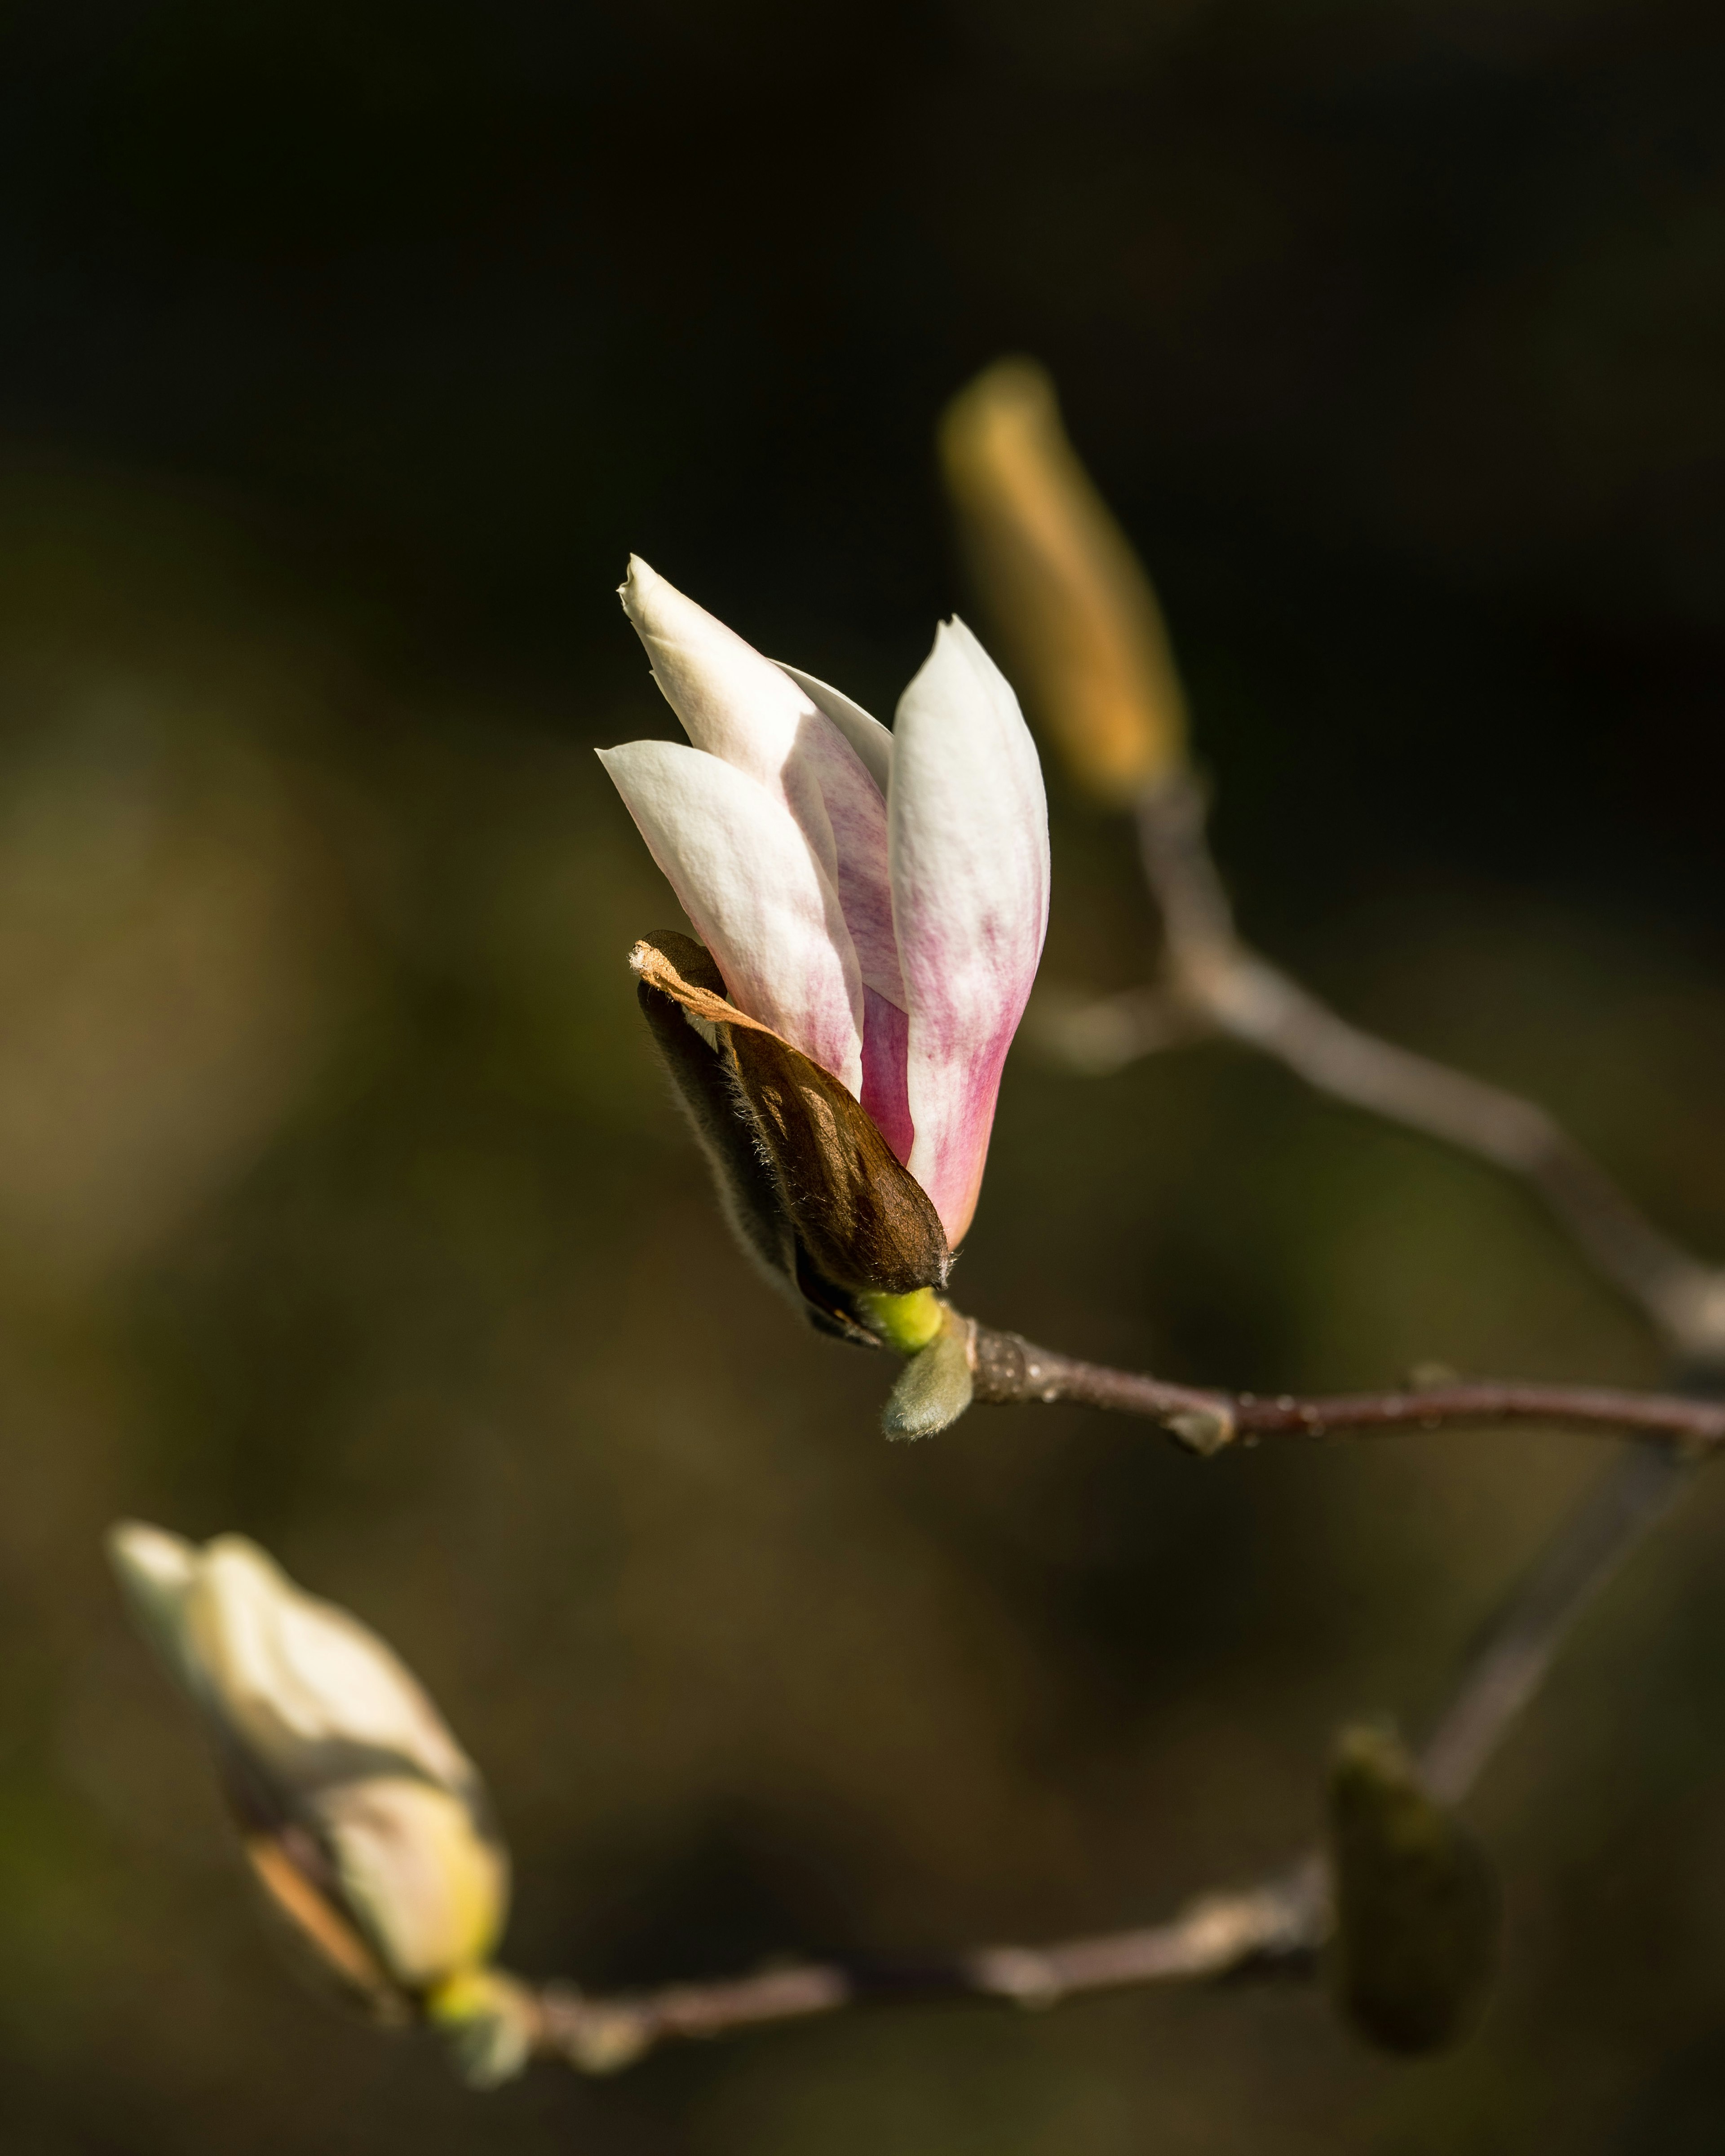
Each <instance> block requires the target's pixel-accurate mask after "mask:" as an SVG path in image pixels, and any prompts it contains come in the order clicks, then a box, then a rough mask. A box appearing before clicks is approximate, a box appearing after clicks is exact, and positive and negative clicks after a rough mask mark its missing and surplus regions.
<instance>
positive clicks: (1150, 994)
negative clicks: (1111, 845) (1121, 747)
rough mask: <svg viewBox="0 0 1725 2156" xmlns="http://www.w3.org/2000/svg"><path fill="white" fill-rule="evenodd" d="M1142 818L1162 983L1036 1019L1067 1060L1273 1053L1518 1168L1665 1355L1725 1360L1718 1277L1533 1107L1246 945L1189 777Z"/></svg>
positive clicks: (1315, 1077) (1724, 1296)
mask: <svg viewBox="0 0 1725 2156" xmlns="http://www.w3.org/2000/svg"><path fill="white" fill-rule="evenodd" d="M1137 825H1138V835H1139V842H1140V850H1141V853H1142V859H1143V863H1144V872H1145V875H1146V877H1147V880H1148V881H1149V883H1150V885H1151V888H1152V890H1153V892H1154V894H1155V896H1156V898H1157V901H1158V905H1159V906H1160V908H1161V911H1162V916H1163V930H1164V935H1165V939H1166V947H1165V953H1164V978H1163V981H1162V983H1160V984H1159V985H1158V987H1157V988H1153V989H1136V990H1129V991H1127V993H1126V994H1125V995H1123V996H1113V997H1108V998H1104V999H1103V1000H1102V1001H1101V1002H1099V1003H1096V1004H1091V1005H1088V1006H1086V1007H1084V1008H1082V1009H1078V1010H1076V1011H1069V1012H1066V1013H1064V1014H1054V1015H1052V1016H1046V1015H1045V1018H1044V1019H1043V1020H1042V1023H1041V1030H1042V1032H1043V1034H1044V1037H1045V1039H1047V1038H1051V1039H1056V1040H1057V1041H1058V1042H1059V1044H1060V1051H1061V1053H1062V1054H1063V1055H1065V1058H1066V1060H1068V1061H1070V1062H1071V1063H1072V1064H1074V1065H1076V1067H1078V1068H1080V1069H1082V1070H1091V1071H1098V1070H1109V1069H1113V1068H1117V1067H1118V1066H1119V1065H1122V1064H1123V1063H1127V1062H1130V1061H1132V1060H1133V1059H1134V1058H1135V1057H1137V1056H1138V1055H1146V1054H1148V1053H1150V1052H1151V1051H1153V1050H1157V1049H1160V1048H1165V1047H1172V1046H1175V1045H1178V1044H1179V1043H1181V1042H1183V1041H1186V1040H1191V1039H1199V1038H1202V1037H1204V1035H1206V1034H1210V1035H1214V1034H1222V1035H1224V1036H1226V1037H1227V1038H1228V1039H1233V1040H1238V1041H1241V1042H1243V1043H1245V1044H1246V1045H1249V1046H1251V1047H1254V1048H1256V1049H1258V1050H1261V1051H1262V1052H1263V1053H1264V1054H1266V1055H1273V1056H1275V1057H1276V1059H1277V1060H1279V1061H1281V1063H1283V1064H1285V1065H1286V1066H1287V1067H1288V1069H1290V1070H1293V1071H1294V1072H1296V1074H1297V1075H1299V1076H1300V1077H1301V1078H1303V1079H1304V1080H1305V1081H1307V1084H1308V1085H1310V1086H1313V1087H1315V1088H1316V1089H1317V1091H1319V1092H1322V1093H1327V1094H1328V1095H1329V1096H1331V1097H1332V1098H1333V1099H1336V1100H1339V1101H1347V1102H1348V1103H1349V1104H1350V1105H1351V1106H1354V1107H1358V1108H1363V1109H1365V1110H1366V1111H1368V1112H1369V1113H1371V1114H1373V1115H1377V1116H1383V1117H1384V1119H1385V1120H1386V1121H1388V1122H1396V1123H1400V1124H1403V1125H1404V1126H1405V1127H1408V1128H1409V1129H1412V1130H1417V1131H1423V1132H1425V1133H1426V1134H1427V1135H1428V1136H1429V1137H1435V1138H1439V1139H1441V1140H1442V1141H1443V1142H1445V1143H1446V1144H1449V1145H1452V1146H1455V1147H1457V1148H1458V1149H1459V1150H1460V1151H1461V1152H1469V1153H1472V1154H1473V1155H1475V1156H1476V1158H1480V1159H1482V1160H1486V1161H1489V1162H1491V1163H1492V1164H1493V1165H1494V1166H1495V1167H1497V1168H1502V1169H1503V1170H1504V1171H1505V1172H1506V1173H1509V1174H1512V1175H1515V1176H1517V1177H1519V1178H1520V1179H1521V1180H1522V1182H1524V1183H1527V1186H1528V1187H1529V1188H1531V1189H1532V1190H1533V1191H1534V1192H1536V1193H1537V1194H1538V1196H1539V1197H1540V1199H1542V1200H1543V1202H1544V1204H1545V1205H1546V1206H1547V1208H1548V1209H1549V1211H1550V1212H1551V1213H1552V1214H1553V1217H1554V1218H1555V1219H1557V1220H1558V1223H1559V1224H1561V1225H1562V1226H1563V1228H1564V1229H1566V1230H1567V1232H1568V1235H1570V1236H1571V1238H1572V1239H1573V1240H1574V1242H1575V1244H1576V1245H1577V1246H1578V1247H1579V1249H1580V1250H1581V1251H1582V1252H1583V1254H1584V1255H1585V1256H1586V1257H1587V1258H1588V1260H1589V1262H1590V1263H1591V1264H1592V1265H1594V1268H1595V1269H1596V1270H1598V1271H1599V1272H1600V1273H1601V1274H1603V1275H1604V1277H1605V1278H1607V1279H1608V1280H1609V1281H1612V1282H1613V1283H1614V1284H1615V1286H1617V1287H1618V1288H1619V1289H1620V1291H1622V1292H1623V1293H1624V1294H1625V1295H1626V1296H1629V1297H1630V1299H1631V1300H1632V1301H1635V1302H1636V1303H1637V1304H1639V1305H1640V1308H1641V1309H1642V1311H1643V1312H1645V1315H1646V1316H1647V1317H1649V1318H1650V1319H1651V1322H1652V1323H1653V1324H1654V1325H1655V1326H1656V1327H1657V1329H1658V1331H1659V1332H1660V1334H1661V1337H1662V1338H1663V1339H1664V1340H1665V1341H1666V1342H1667V1344H1668V1345H1669V1346H1670V1347H1671V1348H1672V1350H1673V1351H1674V1353H1676V1354H1677V1355H1679V1356H1681V1357H1683V1358H1688V1359H1691V1360H1694V1361H1702V1362H1706V1361H1713V1362H1718V1361H1722V1360H1725V1272H1722V1271H1721V1270H1719V1269H1718V1268H1717V1267H1715V1266H1711V1265H1704V1264H1702V1263H1701V1262H1700V1261H1699V1260H1697V1259H1695V1258H1693V1257H1692V1256H1691V1255H1689V1254H1688V1253H1687V1252H1686V1250H1682V1249H1681V1248H1680V1247H1679V1245H1677V1244H1676V1243H1675V1242H1673V1241H1672V1240H1671V1238H1670V1237H1669V1236H1667V1235H1664V1234H1663V1233H1661V1230H1660V1229H1657V1228H1656V1227H1655V1226H1654V1225H1653V1224H1652V1222H1651V1221H1650V1220H1649V1219H1647V1218H1646V1217H1645V1214H1642V1213H1641V1211H1640V1209H1639V1208H1638V1207H1636V1206H1635V1204H1633V1203H1632V1202H1631V1201H1630V1199H1629V1198H1627V1197H1626V1196H1625V1194H1624V1193H1623V1192H1622V1191H1621V1190H1620V1188H1618V1186H1617V1184H1616V1183H1615V1182H1613V1180H1612V1179H1611V1178H1610V1177H1609V1176H1608V1175H1607V1174H1606V1173H1605V1172H1604V1169H1603V1168H1600V1167H1599V1165H1598V1163H1596V1162H1595V1161H1594V1160H1593V1159H1592V1158H1590V1157H1589V1155H1588V1154H1587V1153H1585V1152H1583V1151H1582V1149H1581V1147H1579V1146H1578V1145H1577V1144H1576V1143H1575V1142H1574V1140H1573V1139H1572V1138H1571V1137H1569V1136H1568V1134H1567V1132H1564V1131H1563V1129H1562V1128H1561V1127H1560V1126H1559V1125H1558V1123H1557V1122H1554V1121H1553V1118H1552V1117H1551V1116H1549V1115H1548V1114H1547V1112H1546V1111H1545V1110H1544V1109H1543V1108H1541V1107H1538V1106H1536V1105H1535V1104H1534V1103H1533V1102H1532V1101H1524V1100H1522V1099H1521V1098H1520V1097H1519V1096H1517V1095H1516V1094H1513V1093H1509V1092H1506V1091H1503V1090H1502V1088H1501V1087H1498V1086H1488V1085H1486V1084H1485V1083H1483V1082H1482V1081H1481V1080H1479V1079H1476V1078H1471V1077H1468V1076H1466V1075H1465V1074H1463V1073H1462V1072H1461V1071H1457V1070H1449V1069H1447V1068H1446V1067H1445V1065H1442V1064H1440V1063H1435V1062H1434V1061H1432V1060H1431V1059H1430V1057H1428V1056H1424V1055H1414V1054H1413V1053H1412V1052H1411V1051H1410V1050H1407V1049H1404V1048H1398V1047H1395V1046H1394V1045H1392V1044H1391V1043H1390V1042H1389V1041H1385V1040H1379V1039H1377V1038H1375V1037H1374V1036H1373V1034H1368V1033H1365V1032H1363V1031H1362V1030H1361V1029H1359V1028H1358V1026H1354V1025H1350V1024H1348V1022H1347V1021H1346V1020H1345V1019H1342V1018H1339V1017H1337V1014H1336V1013H1335V1012H1334V1011H1332V1010H1331V1009H1328V1008H1327V1005H1325V1004H1322V1003H1321V1002H1320V1001H1319V1000H1318V998H1317V997H1315V996H1313V995H1312V994H1311V993H1309V991H1307V989H1305V988H1302V987H1301V986H1300V984H1299V983H1297V982H1296V981H1293V980H1291V979H1290V978H1288V976H1287V975H1286V973H1282V972H1281V971H1280V970H1279V969H1278V968H1276V967H1275V966H1273V965H1271V964H1270V963H1269V962H1268V961H1267V960H1266V959H1264V958H1263V957H1260V956H1259V955H1258V953H1257V952H1255V951H1253V950H1251V949H1250V947H1248V946H1247V945H1246V944H1245V943H1243V942H1241V940H1240V936H1239V934H1238V932H1237V931H1236V929H1235V924H1234V918H1233V915H1232V912H1231V911H1230V907H1229V904H1228V899H1227V895H1226V893H1225V891H1224V889H1223V887H1222V882H1221V879H1220V877H1219V875H1218V873H1217V870H1216V865H1215V862H1214V858H1213V856H1212V855H1211V853H1210V850H1209V844H1208V842H1207V840H1206V838H1205V835H1204V801H1203V797H1202V795H1201V794H1200V793H1199V790H1198V788H1197V787H1196V786H1195V785H1194V783H1192V782H1191V781H1190V780H1189V779H1186V778H1177V779H1173V780H1171V781H1168V782H1165V783H1163V784H1162V785H1160V786H1158V788H1156V789H1155V790H1154V791H1153V792H1152V793H1148V794H1147V795H1146V796H1145V797H1144V798H1142V801H1141V802H1140V803H1139V804H1138V808H1137Z"/></svg>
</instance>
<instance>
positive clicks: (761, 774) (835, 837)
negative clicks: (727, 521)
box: [621, 556, 904, 1004]
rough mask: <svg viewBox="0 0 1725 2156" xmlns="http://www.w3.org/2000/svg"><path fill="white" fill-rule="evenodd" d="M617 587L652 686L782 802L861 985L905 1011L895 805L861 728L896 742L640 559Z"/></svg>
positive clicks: (696, 738) (694, 730)
mask: <svg viewBox="0 0 1725 2156" xmlns="http://www.w3.org/2000/svg"><path fill="white" fill-rule="evenodd" d="M621 597H622V599H623V604H624V611H625V612H626V613H627V614H628V615H629V620H630V622H631V623H632V624H634V629H635V633H636V634H637V635H638V636H639V638H640V639H641V642H642V644H644V646H645V648H646V651H647V655H648V658H649V660H650V661H651V663H652V667H653V678H654V680H655V681H656V682H657V683H658V684H659V686H660V689H661V690H662V691H663V692H664V694H665V699H666V701H668V702H669V703H670V706H671V709H672V710H673V711H675V713H676V715H677V716H678V717H679V719H680V720H681V721H682V723H683V727H684V731H685V732H686V733H687V734H688V736H689V738H690V740H691V742H693V743H694V744H695V746H696V748H700V749H705V750H706V752H707V753H708V754H709V755H711V756H715V757H719V758H720V759H721V761H722V762H726V763H728V764H730V765H732V767H734V768H735V769H737V770H738V771H742V772H746V773H747V774H748V776H749V777H750V778H753V779H755V780H757V782H758V783H760V784H761V785H762V786H763V787H764V788H766V789H767V791H768V793H771V794H773V795H774V796H775V797H777V798H778V799H780V800H782V801H783V803H784V805H785V807H786V808H788V810H789V811H790V813H791V814H792V815H793V817H794V818H795V819H796V820H797V823H798V825H799V826H800V827H801V829H802V831H803V836H804V837H805V838H806V839H807V840H808V842H809V848H810V850H811V851H812V852H813V854H814V858H815V860H817V861H818V862H819V864H820V865H821V867H822V869H823V870H824V871H825V872H826V874H827V875H828V877H829V879H830V880H832V882H833V883H834V885H836V887H837V889H838V892H839V903H840V905H841V906H842V907H843V909H844V912H845V921H846V922H847V924H848V925H849V927H850V934H851V937H852V940H853V942H855V945H856V950H857V957H858V960H859V962H860V965H861V968H862V973H863V978H864V979H865V980H866V981H867V982H869V983H870V986H871V987H873V988H875V989H876V990H877V991H878V992H879V993H880V994H882V995H884V996H886V997H888V998H891V999H892V1000H893V1001H896V1002H897V1003H899V1004H903V1001H904V989H903V987H902V985H901V982H900V978H899V969H898V957H897V951H896V946H895V944H894V942H893V933H892V893H891V883H890V881H889V879H888V875H887V866H886V803H885V801H884V799H883V798H882V793H881V788H880V785H879V784H877V783H876V782H875V778H873V776H872V775H871V773H870V767H869V765H868V763H867V762H866V760H865V757H863V756H861V755H860V753H859V752H858V750H857V749H856V748H855V747H854V746H853V745H852V742H851V739H850V735H851V732H852V729H853V721H860V728H859V729H858V730H859V731H860V730H861V729H865V728H868V727H873V728H874V730H875V732H876V733H878V734H879V735H880V737H882V739H884V740H885V741H886V742H887V743H888V744H889V746H890V745H891V738H892V737H891V735H890V734H889V733H888V732H887V731H886V727H885V726H880V725H879V724H878V722H877V721H875V720H873V719H871V718H870V717H869V715H868V714H867V712H866V711H862V710H861V709H860V707H859V706H855V705H852V704H850V703H849V702H848V701H847V700H845V699H843V698H837V704H838V706H842V707H843V709H844V711H845V712H847V713H848V714H850V715H851V716H849V717H845V716H837V715H836V713H835V715H834V716H828V715H827V714H826V713H825V712H824V711H823V710H822V708H821V706H820V704H819V700H818V699H817V698H816V697H815V696H814V695H813V694H812V692H811V691H809V690H807V689H805V688H804V687H803V686H802V685H801V684H800V682H799V680H798V677H796V676H795V675H793V673H792V671H791V670H790V669H789V668H788V667H783V666H778V665H774V663H773V661H772V660H770V659H763V658H762V656H761V654H760V653H759V652H758V651H757V650H756V649H754V648H753V646H752V645H751V644H746V643H745V642H744V641H743V639H742V638H741V637H740V636H738V635H737V634H736V633H735V632H734V631H733V630H732V629H726V626H725V625H724V624H723V623H722V622H721V621H718V620H716V619H714V617H713V616H712V615H711V614H710V613H707V612H706V609H705V608H701V607H698V606H697V605H696V603H695V602H694V600H693V599H691V598H686V597H685V595H684V593H681V592H680V591H679V590H678V589H677V588H676V587H675V584H672V583H667V581H666V580H665V577H661V576H660V574H659V573H658V572H657V571H656V570H654V569H652V568H649V566H648V565H647V563H646V562H643V561H642V560H641V559H640V558H639V556H631V557H630V560H629V577H628V580H627V581H626V582H625V583H624V584H623V585H622V587H621ZM825 693H826V694H828V695H829V696H835V697H836V692H835V691H832V690H829V691H826V692H825ZM865 738H866V736H865Z"/></svg>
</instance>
